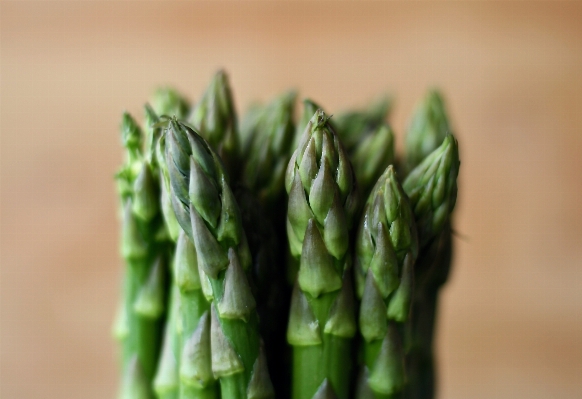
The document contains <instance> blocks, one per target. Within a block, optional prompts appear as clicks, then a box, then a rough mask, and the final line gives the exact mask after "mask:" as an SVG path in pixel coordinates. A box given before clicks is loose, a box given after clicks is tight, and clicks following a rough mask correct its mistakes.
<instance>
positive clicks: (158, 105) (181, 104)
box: [152, 87, 190, 120]
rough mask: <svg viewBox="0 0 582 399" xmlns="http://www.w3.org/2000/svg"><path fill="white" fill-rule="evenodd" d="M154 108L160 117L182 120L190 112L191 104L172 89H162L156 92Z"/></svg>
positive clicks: (153, 102)
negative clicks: (165, 116)
mask: <svg viewBox="0 0 582 399" xmlns="http://www.w3.org/2000/svg"><path fill="white" fill-rule="evenodd" d="M152 107H153V110H154V111H155V112H156V114H158V115H167V116H175V117H176V118H178V119H180V120H181V119H184V118H186V117H187V116H188V113H189V112H190V102H189V101H188V100H187V99H186V98H185V97H184V96H182V95H181V94H180V93H179V92H178V91H177V90H176V89H173V88H171V87H160V88H158V89H157V90H156V91H155V92H154V95H153V98H152Z"/></svg>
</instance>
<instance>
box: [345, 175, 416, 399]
mask: <svg viewBox="0 0 582 399" xmlns="http://www.w3.org/2000/svg"><path fill="white" fill-rule="evenodd" d="M417 255H418V239H417V235H416V226H415V224H414V215H413V213H412V209H411V207H410V203H409V200H408V197H407V196H406V194H405V193H404V191H403V189H402V187H401V186H400V183H399V182H398V180H397V178H396V173H395V172H394V168H393V167H392V166H389V167H388V168H387V169H386V171H385V172H384V173H383V174H382V176H381V177H380V178H379V180H378V182H377V183H376V185H375V186H374V189H373V191H372V193H371V194H370V196H369V198H368V201H367V203H366V206H365V209H364V214H363V217H362V219H361V222H360V225H359V229H358V233H357V237H356V259H355V276H356V285H357V295H358V298H360V300H361V304H360V318H359V327H360V332H361V334H362V337H363V338H364V342H363V354H364V356H363V357H364V366H363V368H362V369H361V371H360V381H359V383H358V385H359V386H358V390H357V395H356V397H357V398H358V399H364V398H368V397H372V398H376V399H380V398H393V397H395V396H396V395H397V394H399V393H401V392H402V390H403V389H404V385H405V383H406V373H405V369H404V365H405V356H404V348H403V345H404V342H403V339H404V336H403V332H404V323H405V322H406V321H407V320H408V314H409V310H410V306H411V303H412V292H413V285H414V261H415V259H416V256H417ZM370 393H372V395H371V396H370Z"/></svg>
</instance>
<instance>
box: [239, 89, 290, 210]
mask: <svg viewBox="0 0 582 399" xmlns="http://www.w3.org/2000/svg"><path fill="white" fill-rule="evenodd" d="M295 98H296V94H295V92H287V93H284V94H283V95H281V96H279V97H277V98H275V99H274V100H273V101H272V102H271V103H270V104H269V105H268V106H267V107H266V108H265V109H264V110H263V112H262V117H261V118H260V119H259V121H258V123H257V126H256V129H255V133H254V135H253V137H252V139H251V143H250V147H249V149H248V152H247V153H246V154H245V159H246V161H245V163H244V169H243V174H242V181H243V183H244V184H245V185H246V186H247V187H248V188H249V189H250V190H251V191H253V192H255V193H256V194H257V196H258V198H259V200H260V201H261V203H262V205H263V207H265V208H268V209H270V210H271V211H272V208H273V206H276V205H279V199H280V198H281V194H282V193H283V190H284V187H285V186H284V183H285V168H286V166H287V164H288V163H289V157H290V154H289V146H290V144H291V140H293V133H294V131H295V126H294V124H293V110H294V108H295ZM288 154H289V155H288ZM271 213H272V212H271Z"/></svg>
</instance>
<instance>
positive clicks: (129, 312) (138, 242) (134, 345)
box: [117, 113, 169, 399]
mask: <svg viewBox="0 0 582 399" xmlns="http://www.w3.org/2000/svg"><path fill="white" fill-rule="evenodd" d="M122 140H123V143H124V146H125V147H126V149H127V160H126V163H125V165H124V166H123V168H122V169H121V170H120V172H119V173H118V175H117V180H118V189H119V192H120V196H121V199H122V203H123V220H122V235H121V254H122V256H123V258H124V260H125V262H126V269H125V276H124V279H125V283H124V303H123V309H122V315H123V316H122V317H121V318H120V319H121V320H122V323H121V324H120V326H122V327H121V328H120V329H119V330H118V333H119V335H118V338H119V340H120V342H121V345H122V349H123V350H122V352H123V356H122V368H123V370H124V371H123V372H124V382H123V387H122V391H121V392H120V397H121V398H122V399H126V398H138V397H139V398H150V397H152V395H153V391H152V383H151V382H152V379H153V377H154V373H155V370H156V366H157V362H158V357H159V352H160V346H161V332H162V326H163V321H164V320H163V318H162V315H163V313H164V311H165V305H166V304H165V301H166V294H165V292H166V280H167V278H166V274H167V262H168V254H169V250H168V247H167V244H166V243H164V242H163V241H160V240H159V232H160V230H161V229H162V226H163V225H162V220H161V215H160V212H159V203H158V192H159V183H158V182H157V180H156V178H155V176H154V174H153V172H152V166H151V164H150V162H148V161H147V159H145V158H144V157H143V153H142V147H141V146H142V141H143V139H142V133H141V129H140V128H139V126H138V125H137V123H136V122H135V120H134V119H133V118H132V117H131V116H130V115H129V114H127V113H126V114H124V116H123V120H122Z"/></svg>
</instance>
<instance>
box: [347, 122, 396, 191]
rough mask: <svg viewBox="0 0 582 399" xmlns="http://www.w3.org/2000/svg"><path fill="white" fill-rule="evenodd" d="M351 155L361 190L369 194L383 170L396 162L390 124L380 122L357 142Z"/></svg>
mask: <svg viewBox="0 0 582 399" xmlns="http://www.w3.org/2000/svg"><path fill="white" fill-rule="evenodd" d="M350 157H351V159H352V164H353V165H354V173H355V174H356V180H357V181H358V185H359V186H358V187H359V190H360V191H361V192H362V193H363V194H365V195H368V193H369V192H370V190H371V189H372V186H373V184H374V183H375V182H376V181H377V180H378V179H379V178H380V175H382V172H383V171H384V170H386V168H387V167H388V165H391V164H393V163H394V133H393V132H392V129H391V128H390V126H388V125H386V124H380V125H378V126H377V127H375V128H373V129H372V130H370V131H368V132H367V134H365V135H363V136H362V138H361V141H360V142H358V143H357V144H356V146H355V147H354V149H353V152H352V153H351V154H350Z"/></svg>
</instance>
